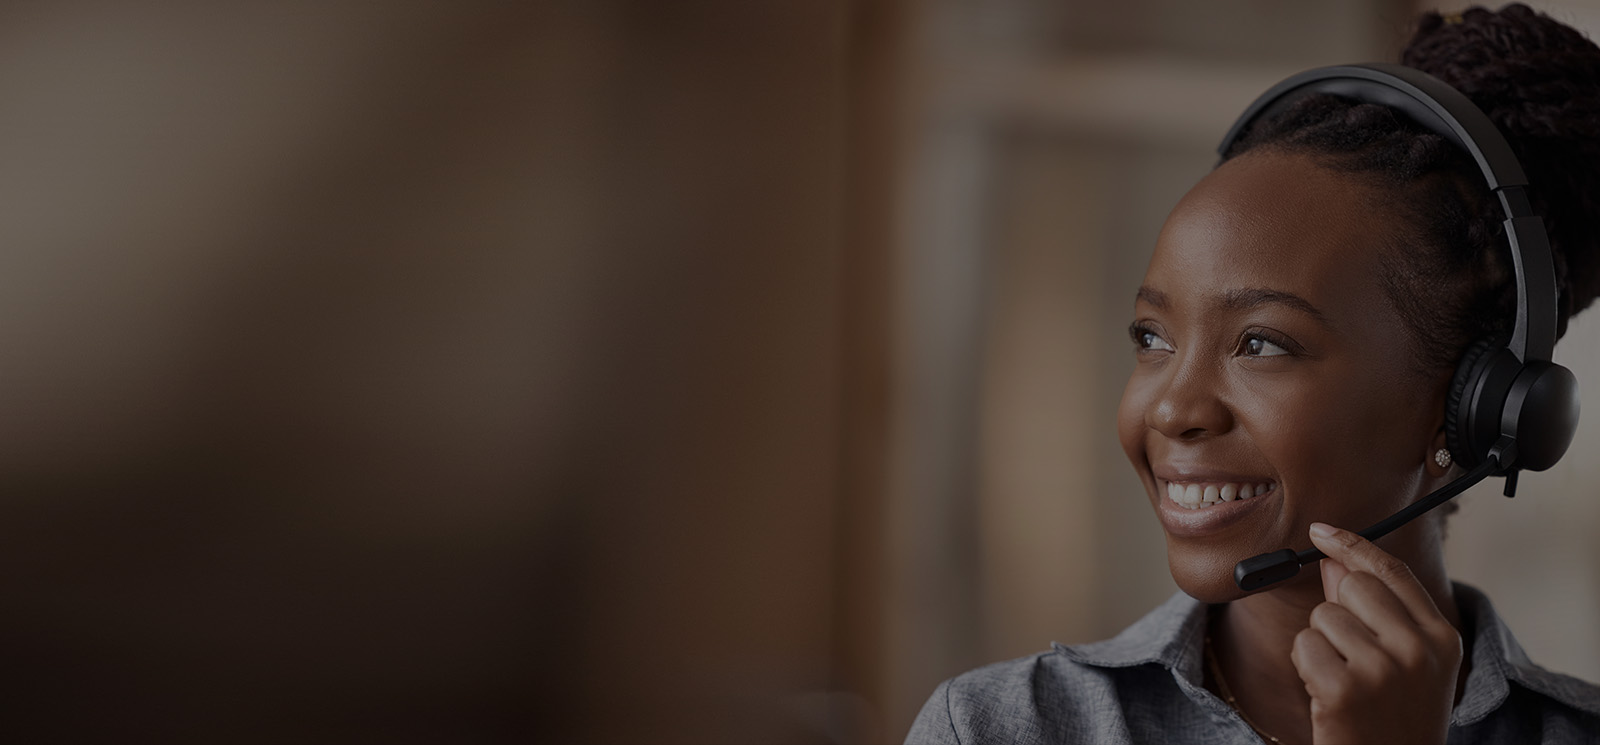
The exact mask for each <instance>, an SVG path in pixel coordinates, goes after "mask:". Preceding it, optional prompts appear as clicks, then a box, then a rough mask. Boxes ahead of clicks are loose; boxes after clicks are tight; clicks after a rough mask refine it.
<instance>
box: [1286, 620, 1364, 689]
mask: <svg viewBox="0 0 1600 745" xmlns="http://www.w3.org/2000/svg"><path fill="white" fill-rule="evenodd" d="M1289 661H1290V662H1293V663H1294V669H1295V672H1297V673H1299V674H1300V680H1301V681H1302V682H1304V683H1305V684H1306V693H1309V694H1311V696H1312V697H1313V698H1322V699H1327V698H1331V697H1333V696H1334V695H1336V694H1338V693H1340V692H1342V691H1343V690H1344V689H1345V687H1346V684H1347V682H1348V681H1349V677H1350V676H1349V669H1348V667H1347V663H1346V662H1345V661H1344V658H1343V657H1340V656H1339V651H1338V650H1336V649H1334V648H1333V644H1331V643H1329V642H1328V637H1326V636H1323V634H1322V632H1321V631H1318V630H1316V629H1311V628H1308V629H1303V630H1301V632H1300V633H1298V634H1296V635H1295V637H1294V646H1293V647H1292V648H1291V649H1290V651H1289Z"/></svg>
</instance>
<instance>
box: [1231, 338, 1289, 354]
mask: <svg viewBox="0 0 1600 745" xmlns="http://www.w3.org/2000/svg"><path fill="white" fill-rule="evenodd" d="M1242 351H1243V353H1244V355H1245V356H1247V357H1277V356H1279V355H1285V354H1289V350H1287V349H1284V348H1283V347H1282V346H1279V345H1278V344H1276V343H1274V342H1272V341H1271V340H1268V339H1267V338H1265V337H1263V336H1260V335H1258V334H1249V335H1247V336H1245V337H1244V344H1243V348H1242Z"/></svg>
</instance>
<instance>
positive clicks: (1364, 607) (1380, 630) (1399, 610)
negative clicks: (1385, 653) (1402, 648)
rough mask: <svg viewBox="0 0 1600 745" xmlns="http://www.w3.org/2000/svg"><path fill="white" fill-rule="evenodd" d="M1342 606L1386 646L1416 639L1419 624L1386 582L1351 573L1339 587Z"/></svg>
mask: <svg viewBox="0 0 1600 745" xmlns="http://www.w3.org/2000/svg"><path fill="white" fill-rule="evenodd" d="M1339 605H1342V606H1344V607H1345V608H1347V609H1349V611H1350V612H1351V613H1352V614H1354V615H1355V617H1356V618H1359V619H1361V622H1362V623H1364V624H1366V626H1367V628H1368V629H1371V630H1372V633H1374V634H1376V635H1377V638H1378V640H1379V641H1380V643H1382V644H1383V645H1384V646H1386V647H1390V646H1393V645H1394V644H1396V643H1399V642H1404V641H1405V640H1408V639H1412V638H1414V637H1415V635H1416V634H1415V631H1416V628H1417V626H1418V625H1419V622H1418V621H1415V620H1413V619H1412V616H1411V613H1410V611H1409V610H1407V608H1406V607H1405V604H1404V603H1402V602H1401V600H1400V598H1399V597H1398V596H1396V595H1395V593H1394V591H1393V590H1390V589H1389V586H1388V585H1386V584H1384V583H1383V580H1381V579H1378V577H1377V576H1375V575H1372V574H1369V573H1367V572H1352V573H1350V574H1348V575H1346V576H1345V578H1344V581H1342V582H1341V583H1340V584H1339Z"/></svg>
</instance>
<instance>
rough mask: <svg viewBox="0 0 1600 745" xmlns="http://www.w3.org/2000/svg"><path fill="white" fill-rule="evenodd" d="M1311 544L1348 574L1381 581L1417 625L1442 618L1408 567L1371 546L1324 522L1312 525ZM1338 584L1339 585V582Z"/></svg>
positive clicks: (1350, 533) (1369, 543) (1370, 543)
mask: <svg viewBox="0 0 1600 745" xmlns="http://www.w3.org/2000/svg"><path fill="white" fill-rule="evenodd" d="M1311 543H1312V544H1313V545H1315V546H1316V547H1317V548H1318V549H1319V550H1321V551H1322V553H1324V554H1327V555H1328V557H1329V558H1332V559H1335V560H1337V561H1338V562H1339V563H1340V564H1343V565H1344V566H1345V567H1346V568H1348V569H1349V570H1350V571H1352V572H1366V573H1368V574H1371V575H1372V576H1374V577H1377V578H1378V579H1379V580H1382V581H1383V584H1384V585H1385V586H1386V587H1388V588H1389V590H1390V591H1391V592H1393V593H1394V594H1395V596H1396V597H1398V598H1399V599H1400V603H1401V604H1402V605H1404V606H1405V609H1406V611H1407V613H1409V614H1410V616H1411V618H1412V620H1414V621H1416V622H1417V623H1419V624H1422V623H1429V624H1431V623H1434V622H1436V621H1442V620H1443V619H1444V617H1443V616H1441V615H1440V614H1439V608H1438V607H1437V606H1435V605H1434V604H1433V598H1431V597H1428V593H1427V592H1426V591H1424V590H1423V589H1422V584H1421V583H1419V582H1417V578H1416V577H1415V576H1414V575H1412V574H1411V568H1410V567H1408V566H1406V565H1405V562H1403V561H1401V560H1399V559H1396V558H1395V557H1394V556H1392V555H1390V554H1389V553H1388V552H1386V551H1384V550H1383V549H1381V548H1378V547H1377V546H1374V545H1372V542H1371V541H1369V540H1367V539H1365V538H1362V537H1361V536H1359V535H1356V534H1355V533H1352V532H1350V531H1348V530H1341V529H1339V528H1335V527H1333V526H1332V525H1328V524H1326V523H1312V524H1311ZM1347 577H1348V575H1347ZM1340 584H1343V581H1342V580H1341V582H1340ZM1335 591H1337V588H1335ZM1325 592H1326V591H1325Z"/></svg>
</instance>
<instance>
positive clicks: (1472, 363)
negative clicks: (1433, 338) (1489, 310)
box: [1444, 339, 1500, 468]
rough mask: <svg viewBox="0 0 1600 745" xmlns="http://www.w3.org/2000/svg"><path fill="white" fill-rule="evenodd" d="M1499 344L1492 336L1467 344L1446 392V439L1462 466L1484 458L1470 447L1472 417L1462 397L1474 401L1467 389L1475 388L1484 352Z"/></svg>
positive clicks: (1464, 466) (1452, 453) (1467, 466)
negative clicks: (1465, 411) (1469, 425)
mask: <svg viewBox="0 0 1600 745" xmlns="http://www.w3.org/2000/svg"><path fill="white" fill-rule="evenodd" d="M1499 346H1500V345H1499V344H1497V343H1495V340H1493V339H1479V340H1477V341H1475V342H1473V343H1472V344H1470V345H1468V346H1467V351H1466V352H1465V353H1464V354H1462V355H1461V363H1460V364H1458V365H1456V374H1455V375H1454V376H1453V377H1451V379H1450V390H1449V392H1448V393H1446V394H1445V399H1444V442H1445V446H1446V447H1448V448H1450V455H1451V457H1453V458H1455V461H1456V463H1458V464H1460V466H1461V467H1462V468H1471V467H1473V466H1475V465H1478V463H1480V462H1481V461H1482V460H1483V459H1482V458H1481V457H1477V456H1475V455H1474V454H1473V453H1472V452H1471V451H1470V450H1469V449H1468V448H1467V443H1468V442H1470V441H1471V439H1472V438H1471V436H1470V434H1468V433H1467V432H1466V422H1467V421H1468V420H1469V419H1471V416H1469V415H1466V414H1463V413H1462V411H1463V409H1464V407H1463V406H1462V400H1463V399H1467V403H1468V404H1470V403H1471V400H1470V397H1468V396H1467V395H1466V392H1467V389H1468V388H1472V387H1474V386H1473V385H1472V383H1473V381H1474V380H1476V379H1477V376H1478V372H1479V368H1480V366H1481V365H1480V363H1482V362H1483V361H1484V355H1485V354H1486V353H1487V352H1489V351H1491V350H1493V349H1495V348H1496V347H1499Z"/></svg>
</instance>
